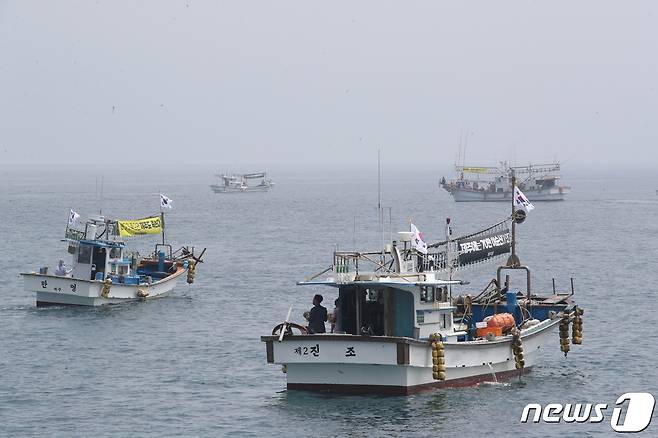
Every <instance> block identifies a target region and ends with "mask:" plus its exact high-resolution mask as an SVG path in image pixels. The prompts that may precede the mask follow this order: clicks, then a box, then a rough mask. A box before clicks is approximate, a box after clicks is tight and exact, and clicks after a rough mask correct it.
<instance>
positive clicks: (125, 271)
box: [21, 210, 205, 306]
mask: <svg viewBox="0 0 658 438" xmlns="http://www.w3.org/2000/svg"><path fill="white" fill-rule="evenodd" d="M78 217H79V215H78V214H77V213H75V212H73V211H72V210H71V217H70V218H69V224H68V226H67V228H66V232H65V239H64V242H66V243H67V247H68V248H67V251H68V254H69V255H70V256H71V265H70V269H69V268H68V267H67V266H66V264H64V263H62V262H63V259H61V260H60V263H59V265H58V267H57V268H55V269H54V270H52V271H51V270H50V268H49V267H42V268H40V269H39V272H26V273H22V274H21V275H22V276H23V278H24V282H25V289H26V290H28V291H31V292H35V293H36V304H37V306H47V305H80V306H99V305H103V304H116V303H120V302H125V301H130V300H137V299H148V298H154V297H159V296H162V295H164V294H166V293H168V292H170V291H171V290H173V289H174V287H175V286H176V284H177V283H178V281H179V279H180V278H181V277H182V278H185V279H186V281H187V282H188V283H192V282H193V281H194V277H195V273H196V264H197V263H198V262H200V261H201V257H202V256H203V253H204V252H205V249H204V250H203V251H202V253H201V254H200V255H199V256H198V257H197V256H195V254H194V248H193V247H192V248H188V247H181V248H180V249H179V250H177V251H172V246H171V245H169V244H167V243H165V240H164V213H161V214H160V215H155V216H152V217H147V218H144V219H137V220H125V221H124V220H112V219H107V218H105V217H103V216H100V215H98V216H91V217H89V219H88V220H86V221H85V222H84V224H82V225H79V224H78V220H77V218H78ZM144 234H162V243H158V244H156V245H155V250H154V251H153V253H152V254H151V255H150V256H148V257H140V255H139V253H138V252H136V251H128V249H127V246H126V242H125V240H124V239H125V238H126V237H132V236H138V235H144Z"/></svg>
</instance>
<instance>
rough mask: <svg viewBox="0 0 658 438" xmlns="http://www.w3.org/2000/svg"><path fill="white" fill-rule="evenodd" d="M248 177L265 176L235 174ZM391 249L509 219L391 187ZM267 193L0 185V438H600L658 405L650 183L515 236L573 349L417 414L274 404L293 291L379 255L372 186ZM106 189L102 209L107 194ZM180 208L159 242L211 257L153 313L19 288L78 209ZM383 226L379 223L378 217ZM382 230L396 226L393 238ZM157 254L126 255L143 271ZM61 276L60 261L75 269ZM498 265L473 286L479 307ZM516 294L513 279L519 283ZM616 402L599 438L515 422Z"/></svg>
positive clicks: (403, 186) (624, 181)
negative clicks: (403, 237)
mask: <svg viewBox="0 0 658 438" xmlns="http://www.w3.org/2000/svg"><path fill="white" fill-rule="evenodd" d="M242 170H245V171H249V170H256V169H242ZM384 170H385V171H384V183H383V199H382V205H383V206H384V207H385V215H384V216H385V218H386V220H385V232H384V234H385V238H386V239H388V238H389V236H390V235H391V231H392V232H396V231H399V230H406V229H408V221H409V220H412V221H413V222H414V223H415V224H416V225H417V226H418V228H420V230H421V231H423V233H424V234H425V235H426V237H427V239H428V240H429V241H436V240H439V239H442V238H443V237H444V223H445V218H446V217H450V218H451V219H452V222H453V224H454V232H455V234H456V235H459V234H465V233H470V232H472V231H475V230H477V229H480V228H483V227H486V226H488V225H490V224H493V223H494V222H496V221H497V220H499V219H501V218H503V217H505V216H506V215H507V214H508V212H509V206H508V205H507V204H498V203H492V204H479V203H469V204H455V203H454V202H453V201H452V200H451V198H450V197H449V196H448V195H447V193H445V192H443V191H442V190H440V189H439V188H438V181H439V178H440V177H441V176H442V175H441V174H440V173H438V172H433V171H431V170H417V169H399V168H396V167H393V166H389V167H386V166H385V169H384ZM270 173H271V176H272V178H273V179H274V181H275V182H276V186H275V187H274V189H273V190H272V191H271V192H270V193H249V194H242V195H222V194H213V193H211V191H210V189H209V184H211V183H212V182H213V177H212V174H213V170H212V169H211V168H210V167H199V168H192V167H185V168H182V169H168V170H156V169H147V170H144V169H139V168H128V169H125V168H124V169H121V170H118V171H115V170H113V169H111V168H107V167H98V168H87V167H82V168H81V167H71V168H60V167H57V168H55V169H53V168H49V167H46V166H44V167H38V168H37V167H26V166H22V167H21V166H19V167H7V166H5V167H3V169H2V172H1V176H0V242H2V248H3V251H2V257H0V436H3V437H4V436H64V437H76V436H94V437H102V436H114V437H135V436H157V437H165V436H225V435H233V436H334V437H335V436H434V437H441V436H460V437H477V436H502V435H505V436H511V435H515V436H524V437H543V436H546V435H547V434H551V435H553V434H555V435H557V434H558V433H559V434H563V436H576V435H577V436H609V435H611V434H612V430H611V428H610V425H609V419H610V414H611V410H612V406H613V405H614V403H615V401H616V399H617V397H618V396H619V395H621V394H623V393H626V392H651V393H653V394H654V395H658V369H657V362H658V329H657V328H656V314H657V311H658V273H657V270H656V265H657V262H658V220H657V218H658V196H656V192H655V189H656V188H658V176H656V175H657V174H656V173H652V172H640V173H637V172H634V171H618V173H617V174H614V175H611V174H610V173H609V172H606V171H603V170H602V171H600V172H598V173H597V172H596V171H587V172H585V171H583V172H571V173H569V174H567V175H565V176H566V178H565V180H566V182H567V183H569V184H570V185H571V186H572V187H573V193H572V194H571V195H570V196H569V198H568V200H566V201H564V202H558V203H537V204H536V205H535V206H536V208H535V210H534V211H532V212H531V213H530V214H529V215H528V219H527V220H526V222H525V223H524V224H522V225H520V226H519V227H518V232H519V245H518V252H519V255H520V257H521V260H522V262H523V263H524V264H526V265H528V266H530V267H531V269H532V273H533V276H534V277H533V287H534V291H535V292H546V293H550V290H551V279H552V278H555V280H556V284H557V287H558V289H560V290H567V289H568V288H569V279H570V277H573V278H574V284H575V290H576V294H575V298H576V299H577V301H578V303H579V304H580V305H581V306H582V307H583V308H584V309H585V315H584V344H583V345H582V346H572V350H571V352H570V353H569V355H568V357H566V358H565V357H564V355H563V354H561V353H560V349H559V342H558V337H557V332H556V333H555V339H554V342H553V343H552V344H551V345H549V346H547V347H548V348H543V349H542V353H541V361H540V363H539V365H538V366H536V367H535V369H534V370H533V372H532V373H530V374H528V375H525V376H524V377H523V378H522V380H518V379H515V380H514V381H512V382H508V383H501V384H482V385H479V386H476V387H472V388H466V389H446V390H433V391H429V392H425V393H421V394H418V395H414V396H409V397H355V396H331V395H322V394H311V393H304V392H296V391H286V390H285V375H284V374H282V373H281V371H280V368H279V366H274V365H268V364H267V363H266V361H265V345H264V344H263V343H262V342H260V336H261V335H265V334H268V333H270V331H271V329H272V327H273V326H274V325H275V324H277V323H279V322H280V321H282V320H283V319H284V318H285V316H286V313H287V309H288V307H289V306H293V309H294V311H293V317H294V319H295V320H297V321H301V320H302V316H301V314H302V312H303V311H305V310H307V309H308V308H309V307H310V306H311V298H312V296H313V295H314V294H315V293H322V294H324V296H325V302H327V303H332V302H333V300H334V296H335V295H336V291H335V290H334V289H321V288H312V287H299V286H296V285H295V282H296V281H299V280H302V279H304V278H306V277H308V276H310V275H312V274H314V273H317V272H319V271H322V270H323V269H325V268H326V267H328V266H329V265H330V263H331V260H332V251H333V250H334V249H335V248H336V246H338V247H339V248H341V249H351V248H354V247H359V248H369V249H378V248H379V245H380V243H379V242H381V234H380V232H379V225H378V219H377V218H378V213H377V179H376V168H369V169H365V170H361V171H359V170H358V169H352V170H345V169H340V168H336V169H333V168H330V167H326V168H323V169H313V170H303V169H291V170H285V169H279V170H277V171H272V172H270ZM101 177H102V194H101V190H100V185H101V184H100V180H101ZM159 193H164V194H166V195H167V196H169V197H170V198H171V199H173V200H174V202H173V205H174V208H173V209H172V210H171V211H170V212H169V211H168V212H167V216H166V224H167V238H168V240H169V241H170V242H171V243H172V244H174V245H175V246H180V245H183V244H188V245H195V246H196V248H197V251H198V250H199V249H201V248H204V247H205V248H207V252H206V255H205V257H204V262H205V263H204V264H202V265H200V266H199V267H198V269H197V276H196V282H195V283H194V284H193V285H191V286H188V285H187V284H185V283H184V282H183V283H181V284H180V285H179V287H178V288H177V289H176V290H175V291H174V292H173V293H172V294H171V295H170V296H167V297H164V298H160V299H154V300H150V301H146V302H135V303H129V304H122V305H115V306H106V307H102V308H67V307H51V308H36V307H35V297H34V295H33V294H32V293H29V292H25V291H24V290H23V284H22V280H21V277H20V276H19V273H20V272H23V271H31V270H36V269H38V267H40V266H50V267H51V269H52V267H53V266H55V264H56V263H57V260H58V259H59V258H60V257H64V258H65V259H66V256H67V255H68V254H67V253H66V246H65V243H63V242H62V241H61V239H62V238H63V235H64V229H65V227H66V220H67V216H68V212H69V208H73V209H74V210H75V211H77V212H79V213H80V214H82V215H83V216H85V215H88V214H93V213H98V211H99V209H102V212H103V213H104V214H105V215H106V216H109V217H115V218H139V217H144V216H146V215H149V214H151V213H157V212H159V198H158V194H159ZM389 207H391V209H390V215H389V210H388V208H389ZM389 218H390V220H389ZM156 241H157V238H154V237H147V238H137V239H134V240H133V241H131V242H130V244H131V246H132V247H133V248H135V249H139V250H141V251H140V252H142V253H143V254H145V253H147V252H149V251H150V250H151V248H152V247H153V245H154V244H155V243H156ZM66 260H68V259H66ZM495 268H496V265H488V266H485V267H483V268H482V270H479V271H475V272H471V273H468V274H465V277H467V278H466V279H467V280H470V281H471V284H470V285H468V286H464V287H463V288H464V290H465V291H470V292H477V291H479V290H481V289H482V288H483V287H484V286H485V285H486V283H487V282H488V281H489V280H490V279H491V278H493V276H495ZM516 284H517V285H518V286H522V281H520V279H519V281H518V282H517V283H516ZM554 402H558V403H587V402H590V403H608V404H609V406H610V408H609V409H608V410H607V411H606V414H607V415H606V420H605V421H603V422H602V423H599V424H564V423H560V424H557V425H547V424H521V422H520V421H519V419H520V416H521V412H522V410H523V407H524V406H525V405H526V404H527V403H540V404H542V405H545V404H547V403H554ZM645 434H646V435H647V436H656V435H658V421H657V420H654V422H653V424H652V425H651V426H650V427H649V429H648V430H647V431H646V432H645Z"/></svg>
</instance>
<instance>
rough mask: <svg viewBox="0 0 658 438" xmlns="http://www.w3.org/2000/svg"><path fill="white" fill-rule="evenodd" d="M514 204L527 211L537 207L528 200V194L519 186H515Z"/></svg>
mask: <svg viewBox="0 0 658 438" xmlns="http://www.w3.org/2000/svg"><path fill="white" fill-rule="evenodd" d="M514 205H515V206H516V207H517V208H521V209H523V210H525V211H526V212H529V211H530V210H532V209H534V208H535V206H534V205H532V203H531V202H530V201H529V200H528V198H526V196H525V195H524V194H523V192H522V191H521V190H520V189H519V188H518V187H514Z"/></svg>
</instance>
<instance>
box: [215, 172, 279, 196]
mask: <svg viewBox="0 0 658 438" xmlns="http://www.w3.org/2000/svg"><path fill="white" fill-rule="evenodd" d="M217 177H218V178H219V179H220V183H219V184H212V185H211V186H210V188H211V189H212V191H213V192H215V193H244V192H267V191H268V190H270V189H271V188H272V187H273V186H274V183H273V182H272V180H271V179H268V178H267V173H265V172H258V173H244V174H235V173H234V174H226V173H223V174H218V175H217ZM256 181H257V183H254V182H256Z"/></svg>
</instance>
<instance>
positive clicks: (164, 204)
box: [160, 193, 174, 208]
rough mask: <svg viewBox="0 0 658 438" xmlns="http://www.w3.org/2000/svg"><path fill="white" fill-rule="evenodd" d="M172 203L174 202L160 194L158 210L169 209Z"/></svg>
mask: <svg viewBox="0 0 658 438" xmlns="http://www.w3.org/2000/svg"><path fill="white" fill-rule="evenodd" d="M172 202H174V201H173V199H169V198H167V197H166V196H165V195H163V194H162V193H160V208H171V203H172Z"/></svg>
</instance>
